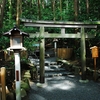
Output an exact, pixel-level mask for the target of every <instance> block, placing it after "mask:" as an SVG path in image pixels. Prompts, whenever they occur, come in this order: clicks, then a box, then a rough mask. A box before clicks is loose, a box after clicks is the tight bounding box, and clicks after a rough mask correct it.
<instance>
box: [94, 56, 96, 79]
mask: <svg viewBox="0 0 100 100" xmlns="http://www.w3.org/2000/svg"><path fill="white" fill-rule="evenodd" d="M94 80H95V81H96V57H95V58H94Z"/></svg>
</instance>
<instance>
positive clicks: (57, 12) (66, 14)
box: [0, 0, 100, 51]
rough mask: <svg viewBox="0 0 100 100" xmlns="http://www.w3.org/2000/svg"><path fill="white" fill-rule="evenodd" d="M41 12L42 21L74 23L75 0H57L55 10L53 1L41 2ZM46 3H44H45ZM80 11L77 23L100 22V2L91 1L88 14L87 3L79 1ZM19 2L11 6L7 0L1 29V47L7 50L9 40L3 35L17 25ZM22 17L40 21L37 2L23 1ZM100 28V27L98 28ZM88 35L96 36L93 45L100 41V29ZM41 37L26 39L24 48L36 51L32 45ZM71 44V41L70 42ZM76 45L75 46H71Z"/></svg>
mask: <svg viewBox="0 0 100 100" xmlns="http://www.w3.org/2000/svg"><path fill="white" fill-rule="evenodd" d="M40 1H41V3H40V12H41V20H50V21H51V20H54V18H55V20H56V21H74V19H75V18H74V17H75V16H74V13H75V11H74V2H73V0H61V1H62V2H61V5H60V0H58V1H57V0H55V4H54V8H53V0H40ZM43 1H44V2H43ZM79 1H80V2H79V11H78V18H77V19H78V20H77V21H82V22H84V21H97V20H100V13H98V12H99V10H100V5H99V0H95V2H94V0H91V1H89V13H88V14H87V9H86V1H82V2H81V0H79ZM16 2H17V0H11V4H10V3H9V0H6V6H5V12H4V18H3V19H4V21H3V27H2V29H0V47H1V48H3V49H4V48H7V47H9V39H8V38H6V37H3V35H2V34H3V33H4V32H7V31H9V30H10V29H11V28H12V27H13V26H14V24H15V23H16V4H17V3H16ZM21 12H22V13H21V17H22V18H27V19H32V20H38V19H39V8H38V2H37V0H22V11H21ZM98 27H99V26H98ZM20 29H21V30H22V31H24V32H26V33H35V32H39V28H33V27H24V26H23V24H22V23H21V24H20ZM45 31H48V32H50V33H51V32H52V33H57V32H58V33H59V32H60V30H59V29H58V28H55V29H53V28H46V30H45ZM73 32H75V31H74V29H66V33H73ZM86 32H87V33H88V34H94V33H95V34H96V38H95V39H90V41H91V42H92V43H94V41H97V42H98V41H99V40H100V39H99V38H100V34H99V33H100V28H98V29H97V30H96V31H94V30H91V31H90V30H86ZM40 40H41V38H40V37H34V39H29V38H25V39H24V46H25V47H26V48H28V51H31V50H34V48H32V45H33V44H34V43H36V42H37V41H40ZM69 42H70V40H69ZM92 43H91V44H92ZM71 45H75V44H73V43H72V44H71Z"/></svg>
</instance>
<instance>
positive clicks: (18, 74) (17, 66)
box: [14, 50, 21, 100]
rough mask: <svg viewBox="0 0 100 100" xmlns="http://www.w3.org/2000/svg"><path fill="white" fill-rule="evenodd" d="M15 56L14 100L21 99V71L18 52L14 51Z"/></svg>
mask: <svg viewBox="0 0 100 100" xmlns="http://www.w3.org/2000/svg"><path fill="white" fill-rule="evenodd" d="M14 56H15V81H16V100H21V71H20V53H19V51H18V50H15V51H14Z"/></svg>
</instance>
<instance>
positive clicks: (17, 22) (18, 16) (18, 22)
mask: <svg viewBox="0 0 100 100" xmlns="http://www.w3.org/2000/svg"><path fill="white" fill-rule="evenodd" d="M21 4H22V0H17V14H16V25H17V27H19V25H20V15H21V11H22V9H21Z"/></svg>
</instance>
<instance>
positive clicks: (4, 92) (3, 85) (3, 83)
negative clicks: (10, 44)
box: [1, 67, 6, 100]
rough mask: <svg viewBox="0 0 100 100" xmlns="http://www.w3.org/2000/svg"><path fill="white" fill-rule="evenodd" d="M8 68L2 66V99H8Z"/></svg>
mask: <svg viewBox="0 0 100 100" xmlns="http://www.w3.org/2000/svg"><path fill="white" fill-rule="evenodd" d="M5 78H6V69H5V67H2V68H1V85H2V100H6V87H5V86H6V81H5Z"/></svg>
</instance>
